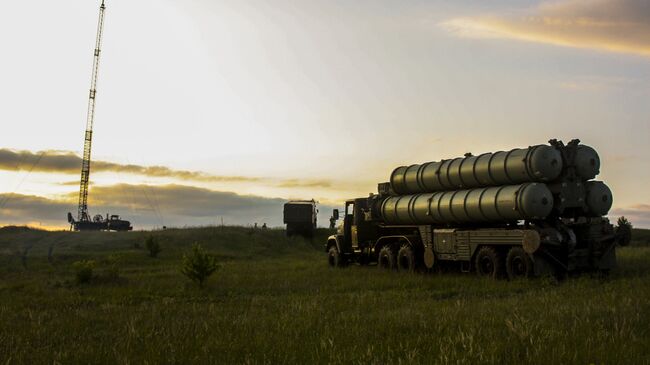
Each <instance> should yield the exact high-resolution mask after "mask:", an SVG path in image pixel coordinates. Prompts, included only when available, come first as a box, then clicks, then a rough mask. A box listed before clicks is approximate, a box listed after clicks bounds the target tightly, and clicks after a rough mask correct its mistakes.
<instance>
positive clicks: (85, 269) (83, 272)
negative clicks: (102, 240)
mask: <svg viewBox="0 0 650 365" xmlns="http://www.w3.org/2000/svg"><path fill="white" fill-rule="evenodd" d="M72 268H73V269H74V271H75V278H76V280H77V284H87V283H89V282H90V280H91V279H92V278H93V269H95V261H93V260H82V261H76V262H74V263H73V264H72Z"/></svg>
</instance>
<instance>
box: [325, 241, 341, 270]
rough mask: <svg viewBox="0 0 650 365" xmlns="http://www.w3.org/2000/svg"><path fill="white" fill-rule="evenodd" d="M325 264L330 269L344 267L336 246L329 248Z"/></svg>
mask: <svg viewBox="0 0 650 365" xmlns="http://www.w3.org/2000/svg"><path fill="white" fill-rule="evenodd" d="M327 263H328V264H329V266H330V267H343V266H345V261H344V259H343V257H341V254H340V253H339V249H338V248H336V246H332V247H330V249H329V251H328V252H327Z"/></svg>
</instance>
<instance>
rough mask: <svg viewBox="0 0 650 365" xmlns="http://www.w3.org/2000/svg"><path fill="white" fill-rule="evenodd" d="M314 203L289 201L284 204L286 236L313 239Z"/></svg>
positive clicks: (314, 223)
mask: <svg viewBox="0 0 650 365" xmlns="http://www.w3.org/2000/svg"><path fill="white" fill-rule="evenodd" d="M317 215H318V209H316V201H315V200H314V199H312V200H291V201H289V202H287V203H285V204H284V224H286V225H287V236H288V237H291V236H293V235H296V234H297V235H301V236H304V237H308V238H310V237H313V236H314V230H315V229H316V223H317V221H316V216H317Z"/></svg>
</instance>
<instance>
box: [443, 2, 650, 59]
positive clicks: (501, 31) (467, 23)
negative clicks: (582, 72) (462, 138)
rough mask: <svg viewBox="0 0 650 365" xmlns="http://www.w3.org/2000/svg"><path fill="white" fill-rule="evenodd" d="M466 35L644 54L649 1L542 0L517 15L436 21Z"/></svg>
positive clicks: (649, 47)
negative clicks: (534, 6) (537, 4)
mask: <svg viewBox="0 0 650 365" xmlns="http://www.w3.org/2000/svg"><path fill="white" fill-rule="evenodd" d="M441 26H442V27H443V28H444V29H446V30H447V31H449V32H451V33H453V34H455V35H457V36H460V37H469V38H506V39H516V40H521V41H528V42H538V43H546V44H553V45H558V46H566V47H575V48H588V49H595V50H602V51H611V52H621V53H630V54H637V55H643V56H650V2H649V1H646V0H564V1H552V2H551V1H545V2H543V3H541V4H540V5H539V6H538V7H536V8H534V9H532V10H530V11H527V12H525V13H521V14H518V15H515V14H509V15H484V16H475V17H459V18H453V19H449V20H447V21H444V22H443V23H441Z"/></svg>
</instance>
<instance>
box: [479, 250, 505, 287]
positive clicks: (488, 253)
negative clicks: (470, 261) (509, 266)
mask: <svg viewBox="0 0 650 365" xmlns="http://www.w3.org/2000/svg"><path fill="white" fill-rule="evenodd" d="M475 266H476V273H477V274H478V275H479V276H487V277H491V278H493V279H497V278H500V277H502V276H503V259H502V258H501V255H499V253H498V252H497V251H496V250H495V249H494V248H492V247H487V246H484V247H481V249H480V250H479V251H478V253H477V254H476V261H475Z"/></svg>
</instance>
